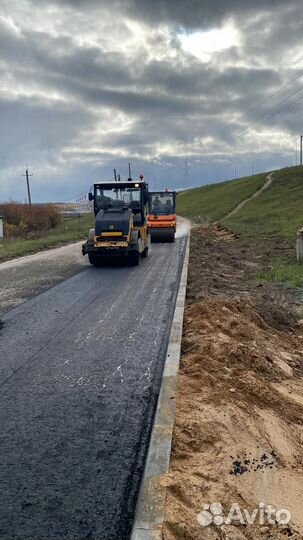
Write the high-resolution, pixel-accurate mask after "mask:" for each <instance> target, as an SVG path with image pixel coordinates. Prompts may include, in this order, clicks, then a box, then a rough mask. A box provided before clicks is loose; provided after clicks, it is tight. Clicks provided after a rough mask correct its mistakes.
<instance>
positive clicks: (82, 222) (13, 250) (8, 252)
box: [0, 214, 94, 262]
mask: <svg viewBox="0 0 303 540" xmlns="http://www.w3.org/2000/svg"><path fill="white" fill-rule="evenodd" d="M93 226H94V215H93V214H83V215H82V216H81V218H80V219H78V218H75V217H68V218H65V219H64V220H63V222H62V223H61V224H60V225H58V226H57V227H56V228H55V229H52V230H51V231H49V232H48V233H46V234H45V235H44V236H41V237H38V238H31V239H25V238H16V239H10V240H4V241H2V242H1V241H0V262H2V261H5V260H7V259H11V258H13V257H20V256H22V255H27V254H29V253H34V252H36V251H40V250H43V249H49V248H51V247H56V246H60V245H62V244H68V243H70V242H74V241H77V240H81V239H83V238H86V237H87V234H88V231H89V229H90V228H92V227H93Z"/></svg>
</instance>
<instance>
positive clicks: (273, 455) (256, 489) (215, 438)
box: [163, 225, 303, 540]
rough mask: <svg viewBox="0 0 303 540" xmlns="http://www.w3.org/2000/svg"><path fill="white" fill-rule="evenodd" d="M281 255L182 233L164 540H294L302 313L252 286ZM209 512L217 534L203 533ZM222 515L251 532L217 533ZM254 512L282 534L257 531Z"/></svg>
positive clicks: (217, 234) (228, 239) (298, 508)
mask: <svg viewBox="0 0 303 540" xmlns="http://www.w3.org/2000/svg"><path fill="white" fill-rule="evenodd" d="M284 249H288V248H287V246H285V245H284V244H283V243H280V242H277V245H274V243H273V241H271V242H269V241H267V240H263V241H261V242H260V241H252V240H250V241H249V242H248V241H245V240H239V239H237V238H235V237H234V236H233V235H232V234H230V233H227V232H226V231H223V230H220V229H218V228H217V227H215V226H213V225H211V226H207V227H203V226H197V227H194V228H193V229H192V235H191V253H190V265H189V281H188V291H187V306H186V311H185V323H184V332H183V346H182V349H183V355H182V359H181V369H180V373H179V377H178V394H177V400H176V401H177V402H176V407H177V412H176V424H175V430H174V439H173V450H172V458H171V467H170V472H169V474H168V475H167V477H166V478H165V479H163V481H165V484H166V485H167V486H168V487H167V500H166V521H165V528H164V534H163V538H164V540H198V539H199V540H200V539H201V538H203V540H217V539H225V540H244V539H247V540H261V539H266V540H270V539H272V540H273V539H274V540H282V539H285V540H286V538H292V539H293V540H299V539H302V538H303V517H302V497H303V460H302V441H303V331H302V325H301V324H300V317H301V316H302V305H301V302H300V301H299V300H296V298H295V295H292V296H286V294H285V291H283V290H282V289H281V288H278V287H277V286H276V285H271V284H268V283H264V284H263V283H260V282H258V281H256V280H255V276H256V274H257V273H258V272H261V271H262V269H263V268H264V267H266V266H267V265H268V262H269V260H270V258H271V255H272V250H274V251H275V252H276V253H280V254H283V250H284ZM214 503H220V504H221V505H222V509H221V510H220V512H219V514H220V518H221V517H222V516H223V523H222V522H221V521H220V519H219V521H218V523H220V524H221V525H220V526H218V525H215V524H214V523H212V524H209V526H202V525H201V514H200V513H201V511H203V509H205V507H204V505H211V504H214ZM232 504H238V506H239V508H240V509H241V510H242V512H243V511H244V510H245V509H246V510H247V511H248V512H249V513H250V514H251V515H252V513H253V512H254V511H255V510H256V509H257V511H258V512H259V513H258V515H257V516H256V519H255V520H254V523H253V524H248V523H247V522H245V523H243V524H239V523H235V522H232V523H231V524H229V525H228V524H226V523H225V521H224V516H225V517H226V516H227V514H228V512H229V510H230V508H231V506H232ZM260 504H261V505H262V504H265V508H266V509H267V508H268V505H272V507H273V508H274V509H275V512H277V511H278V510H281V509H286V510H287V511H289V512H290V513H291V516H292V521H291V523H290V524H288V523H287V524H284V525H283V524H281V525H278V523H277V522H274V523H271V524H268V523H267V521H266V519H265V523H263V524H262V523H260V519H259V517H260V516H259V514H260V507H259V505H260ZM199 515H200V517H199V518H198V516H199ZM206 515H209V512H208V514H206ZM274 515H277V514H274ZM202 517H203V516H202ZM214 517H215V515H211V513H210V518H212V519H213V520H214ZM198 520H199V521H200V522H199V521H198Z"/></svg>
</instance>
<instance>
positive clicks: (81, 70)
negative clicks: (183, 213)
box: [0, 0, 303, 201]
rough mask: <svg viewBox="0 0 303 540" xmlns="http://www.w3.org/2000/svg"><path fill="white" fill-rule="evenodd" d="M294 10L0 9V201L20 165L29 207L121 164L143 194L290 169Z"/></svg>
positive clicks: (105, 5) (93, 5) (123, 0)
mask: <svg viewBox="0 0 303 540" xmlns="http://www.w3.org/2000/svg"><path fill="white" fill-rule="evenodd" d="M302 12H303V10H302V5H301V2H300V1H299V0H298V1H297V0H288V1H287V2H285V0H283V1H282V0H281V1H279V0H271V1H269V0H254V1H249V0H248V1H246V2H245V1H243V0H229V2H226V1H225V0H188V1H186V0H153V2H151V1H150V0H99V1H98V0H70V1H69V0H61V1H60V0H57V1H55V0H35V1H30V0H1V1H0V70H1V78H0V119H1V132H0V200H7V199H9V198H14V199H18V200H24V199H25V197H26V186H25V179H24V178H23V177H22V176H21V173H22V171H23V170H24V167H25V164H26V163H28V164H29V166H30V169H31V171H32V172H33V173H34V176H33V177H32V178H31V182H32V192H33V200H34V201H42V200H62V201H65V200H69V199H71V198H73V197H75V196H77V195H80V194H81V193H84V192H86V191H87V190H88V189H89V187H90V185H91V184H92V183H93V182H94V181H97V180H101V179H110V178H111V177H112V175H113V173H112V171H113V168H114V167H116V169H117V170H118V172H119V173H120V174H121V175H122V177H127V164H128V161H131V163H132V168H133V176H137V175H139V174H140V173H141V172H142V173H143V174H144V175H145V177H146V178H147V179H148V180H149V181H150V184H151V186H152V187H153V188H163V187H177V188H180V187H184V186H194V185H201V184H205V183H209V182H214V181H218V180H224V179H227V178H233V177H235V176H245V175H247V174H251V173H252V171H255V172H258V171H263V170H270V169H274V168H278V167H282V166H285V165H294V164H295V162H296V159H297V156H296V143H297V139H298V135H299V133H300V132H301V130H302V128H303V90H302V79H301V78H300V74H301V73H302V72H303V50H302V42H303V38H302V22H303V21H302ZM291 81H292V82H291ZM289 83H290V84H289ZM286 85H288V86H286ZM270 96H273V97H271V98H270V99H269V97H270Z"/></svg>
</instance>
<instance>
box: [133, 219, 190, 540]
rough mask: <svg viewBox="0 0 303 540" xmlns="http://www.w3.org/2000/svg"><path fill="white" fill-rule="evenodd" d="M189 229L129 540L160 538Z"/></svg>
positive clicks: (154, 539)
mask: <svg viewBox="0 0 303 540" xmlns="http://www.w3.org/2000/svg"><path fill="white" fill-rule="evenodd" d="M189 246H190V229H189V231H188V237H187V245H186V251H185V257H184V263H183V270H182V275H181V280H180V285H179V291H178V296H177V301H176V306H175V312H174V318H173V322H172V327H171V332H170V337H169V344H168V349H167V354H166V360H165V364H164V372H163V377H162V384H161V390H160V394H159V399H158V405H157V410H156V414H155V419H154V424H153V428H152V433H151V439H150V443H149V450H148V454H147V459H146V463H145V469H144V474H143V478H142V482H141V487H140V492H139V497H138V502H137V507H136V513H135V519H134V523H133V528H132V534H131V537H130V540H162V527H163V521H164V511H165V498H166V487H165V482H163V483H161V479H163V475H165V474H167V473H168V471H169V464H170V454H171V444H172V436H173V429H174V420H175V408H176V405H175V396H176V384H177V374H178V371H179V365H180V357H181V340H182V329H183V315H184V308H185V295H186V285H187V273H188V261H189Z"/></svg>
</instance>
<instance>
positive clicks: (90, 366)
mask: <svg viewBox="0 0 303 540" xmlns="http://www.w3.org/2000/svg"><path fill="white" fill-rule="evenodd" d="M185 242H186V238H185V237H183V238H178V239H177V240H176V242H175V244H156V245H153V246H152V250H151V254H150V256H149V257H148V258H147V259H145V260H143V261H142V264H141V265H140V266H139V267H123V266H122V267H119V266H118V267H117V266H116V267H115V266H114V267H105V268H94V267H88V268H87V269H85V270H82V271H81V272H80V273H78V274H77V275H75V276H73V277H71V278H69V279H67V280H66V281H63V282H62V283H60V284H59V285H56V286H55V287H53V288H51V289H49V290H48V291H46V292H43V293H42V294H40V295H38V296H36V297H35V298H32V299H31V300H28V301H27V302H25V303H23V304H21V305H19V306H18V307H16V308H14V309H12V310H10V311H8V312H7V313H6V314H5V315H4V316H3V317H2V318H3V322H4V327H3V328H2V329H1V331H0V413H1V417H0V480H1V489H0V540H60V539H65V540H96V539H98V540H126V539H127V538H129V535H130V530H131V524H132V518H133V514H134V509H135V504H136V498H137V494H138V490H139V486H140V479H141V476H142V471H143V466H144V459H145V455H146V451H147V446H148V440H149V435H150V430H151V424H152V418H153V414H154V411H155V405H156V401H157V396H158V393H159V388H160V383H161V375H162V370H163V364H164V359H165V353H166V348H167V343H168V336H169V330H170V323H171V319H172V315H173V308H174V303H175V299H176V293H177V289H178V284H179V279H180V274H181V269H182V261H183V257H184V251H185Z"/></svg>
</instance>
